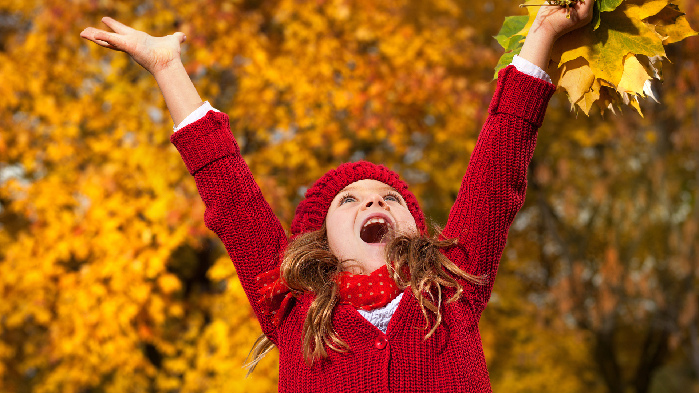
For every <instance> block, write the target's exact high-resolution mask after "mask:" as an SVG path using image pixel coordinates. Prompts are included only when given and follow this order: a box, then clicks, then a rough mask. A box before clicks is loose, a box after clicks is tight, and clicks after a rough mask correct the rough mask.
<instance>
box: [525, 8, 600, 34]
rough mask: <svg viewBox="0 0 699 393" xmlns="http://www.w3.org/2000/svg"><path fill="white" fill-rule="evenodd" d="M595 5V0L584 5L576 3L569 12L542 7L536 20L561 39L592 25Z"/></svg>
mask: <svg viewBox="0 0 699 393" xmlns="http://www.w3.org/2000/svg"><path fill="white" fill-rule="evenodd" d="M593 5H594V0H587V1H585V2H584V3H583V2H577V3H575V4H574V5H572V6H571V7H570V9H569V10H568V9H565V8H563V7H555V6H554V7H541V8H540V9H539V13H538V14H537V16H536V19H537V21H538V22H539V23H541V24H543V25H547V27H548V29H549V30H550V31H551V32H553V33H554V35H555V36H556V37H560V36H562V35H564V34H566V33H568V32H570V31H573V30H575V29H577V28H578V27H581V26H584V25H586V24H588V23H590V20H591V19H592V7H593Z"/></svg>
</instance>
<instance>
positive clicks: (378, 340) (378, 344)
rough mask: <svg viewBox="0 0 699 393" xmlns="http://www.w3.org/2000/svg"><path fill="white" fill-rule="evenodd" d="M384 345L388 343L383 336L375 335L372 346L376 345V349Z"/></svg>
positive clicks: (382, 347)
mask: <svg viewBox="0 0 699 393" xmlns="http://www.w3.org/2000/svg"><path fill="white" fill-rule="evenodd" d="M386 345H388V340H387V339H386V337H385V336H380V337H376V340H375V341H374V347H376V349H384V348H386Z"/></svg>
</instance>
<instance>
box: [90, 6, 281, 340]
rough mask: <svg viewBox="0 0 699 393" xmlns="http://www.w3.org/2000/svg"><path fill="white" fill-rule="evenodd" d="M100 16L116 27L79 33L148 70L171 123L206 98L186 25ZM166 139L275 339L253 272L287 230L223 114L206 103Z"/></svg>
mask: <svg viewBox="0 0 699 393" xmlns="http://www.w3.org/2000/svg"><path fill="white" fill-rule="evenodd" d="M102 21H103V22H104V23H105V24H106V25H107V26H109V27H110V28H111V29H112V30H113V32H107V31H104V30H99V29H95V28H92V27H88V28H86V29H85V30H83V32H82V33H80V36H81V37H83V38H85V39H88V40H90V41H92V42H94V43H96V44H98V45H100V46H103V47H105V48H109V49H113V50H118V51H122V52H125V53H127V54H129V55H130V56H131V57H132V58H133V59H134V60H135V61H136V62H137V63H138V64H140V65H141V66H142V67H143V68H145V69H146V70H147V71H148V72H150V73H151V74H152V75H153V76H154V77H155V80H156V81H157V83H158V86H159V87H160V91H161V92H162V94H163V97H164V98H165V103H166V104H167V107H168V110H169V111H170V115H171V116H172V120H173V121H174V123H175V124H176V125H179V124H180V123H181V122H182V120H184V119H185V118H186V117H187V116H188V115H189V114H190V113H192V112H193V111H195V110H196V109H197V108H199V107H200V106H201V104H202V103H203V102H202V100H201V98H200V97H199V93H197V90H196V89H195V87H194V85H193V84H192V81H191V80H190V78H189V75H187V72H186V71H185V69H184V66H183V65H182V60H181V58H180V44H181V43H182V42H184V40H185V36H184V34H183V33H179V32H178V33H175V34H172V35H168V36H165V37H152V36H150V35H148V34H146V33H144V32H141V31H138V30H135V29H132V28H131V27H128V26H126V25H124V24H122V23H119V22H117V21H116V20H114V19H112V18H108V17H105V18H103V19H102ZM171 141H172V143H173V144H174V145H175V147H176V148H177V149H178V151H179V152H180V154H181V155H182V159H183V160H184V162H185V165H186V166H187V169H188V170H189V172H190V173H191V174H192V175H193V176H194V179H195V181H196V184H197V189H198V190H199V194H200V196H201V198H202V200H203V201H204V204H205V205H206V213H205V223H206V226H207V227H208V228H209V229H211V230H212V231H214V232H215V233H216V234H217V235H218V237H219V238H220V239H221V240H222V241H223V244H224V245H225V247H226V250H227V251H228V254H229V255H230V257H231V259H232V260H233V263H234V264H235V266H236V271H237V273H238V278H239V279H240V281H241V283H242V285H243V288H244V290H245V293H246V294H247V296H248V299H249V300H250V303H251V305H252V307H253V309H254V311H255V313H256V314H257V315H258V318H259V320H260V324H261V325H262V329H263V331H264V332H265V334H267V335H268V336H269V337H270V339H272V340H273V341H275V338H276V337H275V332H274V328H273V325H272V323H271V321H269V318H267V317H265V316H264V315H263V314H262V313H261V312H260V309H259V305H258V302H257V299H258V298H259V294H258V288H257V284H256V280H255V277H256V276H257V275H258V274H260V273H263V272H266V271H268V270H271V269H272V268H274V267H276V266H277V265H278V263H279V254H280V252H281V251H282V250H283V249H284V248H285V247H286V242H287V238H286V234H285V233H284V230H283V228H282V226H281V224H280V223H279V220H278V219H277V218H276V216H275V215H274V213H273V211H272V209H271V208H270V206H269V205H268V204H267V202H266V201H265V200H264V198H263V197H262V193H261V191H260V189H259V187H258V186H257V183H255V181H254V179H253V176H252V174H251V173H250V170H249V168H248V166H247V164H246V163H245V161H244V160H243V158H242V157H241V155H240V149H239V148H238V145H237V143H236V141H235V139H234V138H233V135H232V134H231V131H230V128H229V121H228V116H226V115H225V114H222V113H218V112H214V111H210V112H209V113H208V114H206V116H205V117H204V118H202V119H199V120H197V121H195V122H194V123H192V124H189V125H187V126H185V127H183V128H182V129H181V130H179V131H177V132H176V133H175V134H173V135H172V137H171Z"/></svg>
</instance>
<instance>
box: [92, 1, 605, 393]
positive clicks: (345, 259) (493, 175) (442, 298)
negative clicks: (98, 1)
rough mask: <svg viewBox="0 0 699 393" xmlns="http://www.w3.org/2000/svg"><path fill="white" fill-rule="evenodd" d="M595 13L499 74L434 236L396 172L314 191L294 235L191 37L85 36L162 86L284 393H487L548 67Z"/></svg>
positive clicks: (588, 9) (329, 182) (357, 166)
mask: <svg viewBox="0 0 699 393" xmlns="http://www.w3.org/2000/svg"><path fill="white" fill-rule="evenodd" d="M592 3H593V2H592V1H587V2H585V3H577V4H576V5H575V6H574V7H573V10H572V11H571V15H570V18H568V17H567V12H566V10H565V9H563V8H561V7H542V8H541V10H540V11H539V14H538V16H537V19H536V22H535V23H534V25H533V26H532V28H531V30H530V33H529V35H528V37H527V39H526V41H525V44H524V47H523V48H522V51H521V53H520V55H519V56H518V57H516V58H515V60H514V61H513V65H510V66H508V67H507V68H505V69H504V70H502V71H501V72H500V74H499V79H498V85H497V89H496V91H495V95H494V97H493V100H492V102H491V104H490V107H489V117H488V119H487V121H486V123H485V125H484V127H483V130H482V131H481V133H480V135H479V138H478V143H477V145H476V147H475V149H474V150H473V153H472V155H471V159H470V162H469V164H468V168H467V170H466V175H465V176H464V179H463V182H462V184H461V189H460V191H459V194H458V196H457V200H456V202H455V203H454V206H453V207H452V209H451V212H450V214H449V220H448V222H447V224H446V226H445V228H444V230H443V231H442V232H441V233H439V234H438V237H436V238H431V237H429V236H428V234H427V228H426V225H425V219H424V217H423V214H422V211H421V210H420V207H419V205H418V203H417V200H416V198H415V196H414V195H413V194H412V193H411V192H410V191H408V186H407V185H406V184H405V183H404V182H403V181H402V180H401V179H400V178H399V176H398V175H397V174H396V173H394V172H392V171H390V170H389V169H387V168H385V167H383V166H380V165H375V164H372V163H369V162H356V163H347V164H343V165H340V166H339V167H338V168H337V169H335V170H332V171H330V172H328V173H326V174H325V175H324V176H323V177H321V178H320V179H319V180H318V181H316V182H315V184H314V185H313V186H312V187H311V188H309V189H308V191H307V192H306V195H305V199H304V200H303V201H302V202H301V203H300V204H299V206H298V208H297V209H296V215H295V216H294V219H293V222H292V224H291V232H292V238H291V239H290V240H289V239H287V237H286V235H285V233H284V230H283V229H282V226H281V225H280V223H279V221H278V220H277V218H276V217H275V216H274V214H273V213H272V210H271V208H270V207H269V205H268V204H267V203H266V202H265V200H264V199H263V197H262V194H261V192H260V189H259V188H258V186H257V184H256V183H255V181H254V180H253V176H252V174H251V173H250V171H249V169H248V167H247V165H246V164H245V162H244V161H243V158H242V157H241V155H240V150H239V148H238V145H237V144H236V141H235V140H234V138H233V136H232V134H231V131H230V129H229V122H228V117H227V116H226V115H225V114H222V113H220V112H218V111H216V110H215V109H213V108H212V107H211V106H210V105H209V104H208V103H206V102H202V100H201V98H200V97H199V95H198V93H197V91H196V90H195V88H194V86H193V84H192V82H191V81H190V79H189V77H188V75H187V73H186V72H185V69H184V67H183V65H182V62H181V59H180V44H181V43H182V42H183V41H184V39H185V36H184V34H183V33H175V34H173V35H169V36H166V37H151V36H149V35H148V34H146V33H143V32H140V31H137V30H134V29H132V28H130V27H127V26H125V25H123V24H121V23H119V22H117V21H115V20H113V19H110V18H103V22H104V23H105V24H106V25H107V26H109V27H110V28H111V29H112V30H113V31H114V32H113V33H112V32H106V31H102V30H97V29H94V28H87V29H85V30H84V31H83V32H82V33H81V36H82V37H84V38H86V39H88V40H90V41H92V42H95V43H96V44H99V45H101V46H104V47H107V48H110V49H115V50H121V51H124V52H126V53H128V54H129V55H130V56H131V57H132V58H133V59H134V60H135V61H137V62H138V63H139V64H140V65H141V66H143V67H144V68H145V69H146V70H148V71H149V72H150V73H151V74H153V76H154V77H155V79H156V81H157V82H158V85H159V86H160V89H161V91H162V94H163V96H164V98H165V101H166V104H167V106H168V109H169V110H170V113H171V115H172V119H173V121H174V123H175V124H176V125H177V126H176V127H175V133H174V134H173V135H172V138H171V141H172V143H173V144H174V145H175V146H176V147H177V149H178V151H179V152H180V154H181V155H182V158H183V160H184V163H185V165H186V166H187V169H188V170H189V172H190V173H191V174H192V175H193V176H194V179H195V181H196V183H197V187H198V190H199V192H200V194H201V198H202V199H203V201H204V204H205V205H206V215H205V222H206V225H207V227H208V228H210V229H211V230H213V231H214V232H215V233H216V234H217V235H218V236H219V237H220V238H221V240H222V241H223V244H224V245H225V246H226V249H227V250H228V253H229V255H230V257H231V259H232V260H233V263H234V264H235V267H236V270H237V272H238V277H239V278H240V280H241V282H242V285H243V288H244V289H245V292H246V294H247V296H248V299H249V300H250V304H251V305H252V307H253V309H254V311H255V313H256V315H257V317H258V319H259V321H260V325H261V326H262V331H263V332H264V337H263V338H262V340H261V341H260V344H259V345H258V346H257V353H259V354H264V353H266V351H267V350H269V349H270V348H271V347H272V346H273V345H276V346H277V347H278V348H279V391H281V392H306V391H310V392H341V391H361V392H388V391H392V392H457V391H458V392H487V391H490V382H489V379H488V371H487V369H486V365H485V358H484V356H483V350H482V344H481V339H480V334H479V331H478V321H479V319H480V316H481V313H482V312H483V309H484V308H485V306H486V303H487V302H488V299H489V297H490V293H491V289H492V287H493V282H494V279H495V273H496V271H497V267H498V263H499V260H500V257H501V254H502V251H503V248H504V246H505V240H506V238H507V231H508V228H509V226H510V224H511V222H512V220H513V219H514V216H515V214H516V213H517V211H518V210H519V209H520V207H521V206H522V204H523V202H524V195H525V189H526V171H527V165H528V164H529V161H530V159H531V157H532V154H533V151H534V145H535V142H536V134H537V128H538V127H539V126H540V125H541V122H542V121H543V117H544V112H545V109H546V106H547V104H548V100H549V98H550V97H551V95H552V94H553V92H554V86H553V85H551V83H550V79H549V78H548V76H547V75H546V74H545V72H544V71H543V69H545V68H546V67H547V65H548V62H549V56H550V51H551V48H552V46H553V43H554V42H555V40H556V39H557V38H558V37H560V36H561V35H563V34H565V33H567V32H569V31H571V30H573V29H575V28H578V27H580V26H583V25H585V24H587V23H589V21H590V20H591V18H592ZM258 359H259V357H258Z"/></svg>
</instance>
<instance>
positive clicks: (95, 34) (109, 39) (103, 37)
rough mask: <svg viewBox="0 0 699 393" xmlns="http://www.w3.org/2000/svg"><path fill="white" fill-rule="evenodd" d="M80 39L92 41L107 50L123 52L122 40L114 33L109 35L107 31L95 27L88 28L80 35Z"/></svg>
mask: <svg viewBox="0 0 699 393" xmlns="http://www.w3.org/2000/svg"><path fill="white" fill-rule="evenodd" d="M80 37H82V38H85V39H87V40H90V41H92V42H94V43H95V44H97V45H99V46H103V47H105V48H109V49H114V50H119V51H121V50H122V49H120V48H119V44H120V43H121V39H120V38H119V37H118V36H117V35H116V34H114V33H108V32H106V31H102V30H98V29H95V28H94V27H88V28H86V29H85V30H83V31H82V32H81V33H80Z"/></svg>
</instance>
